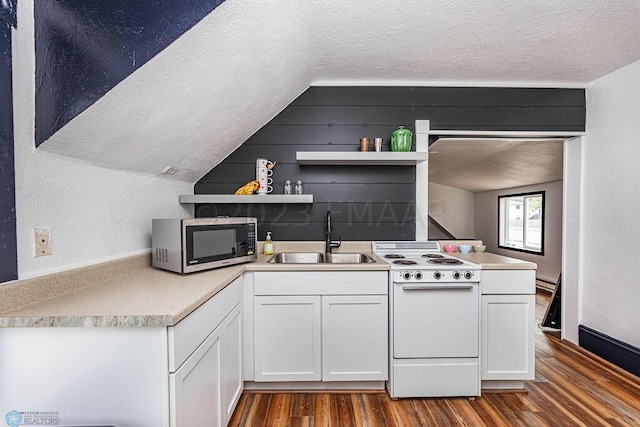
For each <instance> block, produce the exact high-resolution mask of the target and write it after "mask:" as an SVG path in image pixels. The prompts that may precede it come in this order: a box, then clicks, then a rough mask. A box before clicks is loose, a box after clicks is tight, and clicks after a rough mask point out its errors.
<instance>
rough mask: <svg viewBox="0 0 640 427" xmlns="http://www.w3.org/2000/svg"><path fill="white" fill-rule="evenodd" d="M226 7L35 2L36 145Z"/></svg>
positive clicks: (181, 1)
mask: <svg viewBox="0 0 640 427" xmlns="http://www.w3.org/2000/svg"><path fill="white" fill-rule="evenodd" d="M223 1H224V0H146V1H130V0H109V1H87V0H37V1H35V2H34V7H35V27H36V29H35V37H36V146H38V145H40V144H41V143H43V142H44V141H46V140H47V139H48V138H49V137H50V136H51V135H53V134H54V133H55V132H56V131H57V130H58V129H60V128H61V127H62V126H64V125H65V124H67V123H68V122H69V121H70V120H71V119H73V118H74V117H75V116H77V115H78V114H80V113H81V112H82V111H84V110H85V109H86V108H88V107H89V106H90V105H91V104H93V103H94V102H96V101H97V100H98V99H100V98H101V97H102V96H103V95H104V94H105V93H107V92H108V91H109V90H110V89H111V88H113V87H114V86H115V85H117V84H118V83H120V82H121V81H122V80H124V79H125V78H126V77H127V76H129V74H131V73H133V72H134V71H135V70H136V69H138V68H140V67H141V66H142V65H144V64H145V63H146V62H147V61H149V60H150V59H151V58H153V57H154V56H155V55H156V54H157V53H159V52H160V51H162V50H163V49H164V48H165V47H167V46H169V45H170V44H171V43H172V42H173V41H174V40H176V39H177V38H178V37H180V35H182V34H183V33H184V32H185V31H187V30H188V29H189V28H191V27H192V26H193V25H195V24H196V23H198V22H199V21H200V20H201V19H202V18H204V17H205V16H206V15H207V14H209V13H210V12H211V11H212V10H214V9H215V8H216V7H218V6H219V5H220V4H221V3H222V2H223ZM196 54H197V53H196Z"/></svg>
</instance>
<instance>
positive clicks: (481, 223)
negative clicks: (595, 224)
mask: <svg viewBox="0 0 640 427" xmlns="http://www.w3.org/2000/svg"><path fill="white" fill-rule="evenodd" d="M533 191H545V192H546V193H545V226H544V256H540V255H534V254H528V253H524V252H518V251H511V250H508V249H499V248H498V196H501V195H505V194H517V193H529V192H533ZM476 237H477V238H478V239H482V241H483V242H484V244H485V245H487V251H488V252H493V253H497V254H500V255H505V256H508V257H512V258H518V259H523V260H526V261H531V262H535V263H536V264H538V271H537V274H536V276H537V278H538V279H541V280H546V281H548V282H552V283H555V282H556V280H558V275H559V274H560V268H561V264H562V181H554V182H548V183H544V184H537V185H530V186H526V187H516V188H508V189H504V190H497V191H487V192H483V193H476Z"/></svg>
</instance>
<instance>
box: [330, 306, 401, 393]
mask: <svg viewBox="0 0 640 427" xmlns="http://www.w3.org/2000/svg"><path fill="white" fill-rule="evenodd" d="M388 335H389V334H388V314H387V297H386V296H383V295H331V296H323V297H322V379H323V380H324V381H358V380H386V379H387V376H388V375H387V372H388V357H387V354H388V352H387V351H386V349H387V348H388Z"/></svg>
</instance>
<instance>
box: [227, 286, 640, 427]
mask: <svg viewBox="0 0 640 427" xmlns="http://www.w3.org/2000/svg"><path fill="white" fill-rule="evenodd" d="M549 296H550V294H547V293H545V292H541V291H539V292H538V295H537V296H536V317H537V319H538V321H540V319H541V318H542V316H543V315H544V311H545V308H546V305H547V304H548V302H549ZM229 425H231V426H250V427H254V426H340V427H343V426H345V427H347V426H363V427H369V426H372V427H373V426H490V427H494V426H496V427H497V426H502V427H511V426H589V427H590V426H640V379H639V378H638V377H635V376H633V375H631V374H628V373H626V372H624V371H621V370H619V369H618V368H616V367H615V366H613V365H610V364H609V363H607V362H606V361H604V360H602V359H600V358H598V357H597V356H592V355H590V354H588V353H586V352H585V351H583V350H582V349H579V348H577V347H575V346H573V345H572V344H570V343H563V342H561V341H560V339H559V336H558V335H556V334H550V333H543V332H542V331H541V330H538V331H537V333H536V379H535V380H534V381H529V382H527V383H526V392H521V393H483V395H482V396H481V397H478V398H476V399H475V400H469V399H466V398H449V399H400V400H396V401H394V400H391V399H390V398H389V396H388V395H387V394H386V393H344V394H340V393H244V394H243V395H242V397H241V399H240V402H239V403H238V407H237V408H236V411H235V413H234V415H233V418H232V419H231V422H230V423H229Z"/></svg>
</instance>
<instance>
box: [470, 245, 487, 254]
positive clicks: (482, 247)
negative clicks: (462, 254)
mask: <svg viewBox="0 0 640 427" xmlns="http://www.w3.org/2000/svg"><path fill="white" fill-rule="evenodd" d="M485 250H487V247H486V246H485V245H475V246H474V247H473V251H474V252H478V253H479V252H484V251H485Z"/></svg>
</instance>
